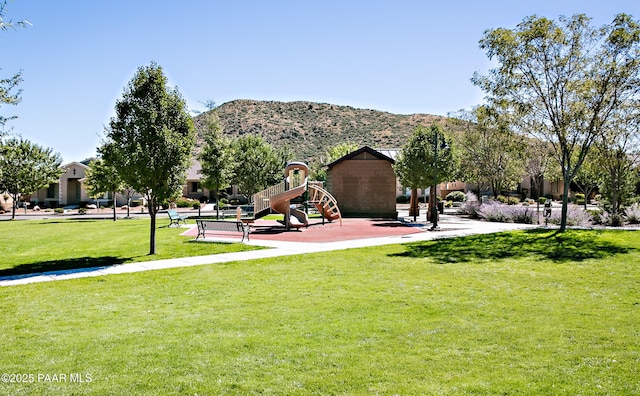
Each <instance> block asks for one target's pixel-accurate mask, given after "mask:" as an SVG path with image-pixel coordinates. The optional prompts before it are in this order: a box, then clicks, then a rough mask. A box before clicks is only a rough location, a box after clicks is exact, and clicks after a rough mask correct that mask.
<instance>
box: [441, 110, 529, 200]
mask: <svg viewBox="0 0 640 396" xmlns="http://www.w3.org/2000/svg"><path fill="white" fill-rule="evenodd" d="M453 117H454V118H455V119H456V120H458V124H459V125H460V126H462V127H463V130H464V132H463V133H459V134H458V138H457V139H456V147H457V149H458V156H459V158H460V169H459V175H460V176H461V177H462V179H463V180H465V181H470V182H472V183H473V184H476V186H477V187H478V189H479V191H478V195H479V193H480V189H481V188H483V187H488V188H490V189H491V191H493V196H494V198H497V197H498V195H499V194H501V193H502V192H503V191H506V190H510V189H512V188H513V187H514V186H515V185H516V184H518V183H519V182H520V181H521V180H522V176H523V175H524V173H525V164H526V161H525V158H524V157H525V155H524V153H525V141H524V139H523V138H522V136H521V135H517V134H516V133H514V132H513V131H512V130H511V129H510V128H509V126H508V123H507V122H506V120H505V119H503V118H502V117H501V116H500V113H499V112H498V111H496V110H495V109H494V108H491V107H489V106H478V107H476V108H474V109H473V110H472V111H471V112H464V111H462V112H459V113H457V114H454V115H453Z"/></svg>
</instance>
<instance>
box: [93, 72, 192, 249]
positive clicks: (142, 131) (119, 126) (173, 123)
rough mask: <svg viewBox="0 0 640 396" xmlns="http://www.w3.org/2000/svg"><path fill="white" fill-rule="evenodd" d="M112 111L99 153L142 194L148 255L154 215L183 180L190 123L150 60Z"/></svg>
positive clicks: (174, 91) (189, 148) (189, 150)
mask: <svg viewBox="0 0 640 396" xmlns="http://www.w3.org/2000/svg"><path fill="white" fill-rule="evenodd" d="M115 110H116V115H115V116H114V117H112V118H111V120H110V122H109V125H108V126H107V128H106V136H105V141H104V143H103V145H102V146H101V148H100V149H99V152H100V154H101V155H102V158H103V159H104V161H105V162H106V163H107V164H108V165H109V166H111V167H113V168H114V169H117V172H118V175H119V176H120V178H121V179H122V181H123V182H124V183H125V184H126V185H128V186H130V187H131V188H133V189H134V190H135V191H137V192H138V193H140V194H142V195H143V196H144V197H145V199H146V201H147V206H148V213H149V216H150V218H151V224H150V236H149V254H155V252H156V238H155V234H156V214H157V213H158V209H159V206H160V204H161V203H162V202H163V201H164V200H170V199H172V198H175V197H176V196H178V195H179V194H180V192H181V190H182V187H183V185H184V183H185V182H186V172H187V169H188V168H189V166H190V165H191V158H192V154H193V149H194V145H195V137H196V132H195V127H194V125H193V120H192V118H191V116H190V115H189V113H188V111H187V106H186V103H185V101H184V99H183V98H182V95H181V94H180V92H179V91H178V89H177V88H176V87H174V88H171V87H169V86H168V83H167V77H166V76H165V75H164V72H163V70H162V68H161V67H160V66H159V65H158V64H156V63H154V62H152V63H151V64H150V65H149V66H141V67H140V68H138V70H137V72H136V73H135V75H134V77H133V78H132V79H131V81H129V83H128V84H127V86H126V87H125V89H124V92H123V95H122V99H120V100H118V101H117V102H116V106H115Z"/></svg>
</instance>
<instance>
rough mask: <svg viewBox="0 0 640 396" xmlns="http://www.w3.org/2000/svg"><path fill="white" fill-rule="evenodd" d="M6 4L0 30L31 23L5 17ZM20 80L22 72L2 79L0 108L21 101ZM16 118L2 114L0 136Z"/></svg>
mask: <svg viewBox="0 0 640 396" xmlns="http://www.w3.org/2000/svg"><path fill="white" fill-rule="evenodd" d="M6 6H7V1H6V0H4V1H0V31H6V30H9V29H15V28H16V27H27V26H29V25H31V23H29V21H28V20H26V19H25V20H22V21H17V22H15V23H14V22H12V21H11V20H8V19H5V7H6ZM0 70H2V69H0ZM20 82H22V75H21V73H16V74H14V75H13V76H10V77H7V78H1V79H0V108H1V107H2V106H3V105H16V104H18V103H19V102H20V90H18V89H17V87H18V84H20ZM14 118H15V116H11V117H3V116H2V115H0V137H2V135H3V129H2V128H4V125H5V124H6V122H7V121H9V120H11V119H14Z"/></svg>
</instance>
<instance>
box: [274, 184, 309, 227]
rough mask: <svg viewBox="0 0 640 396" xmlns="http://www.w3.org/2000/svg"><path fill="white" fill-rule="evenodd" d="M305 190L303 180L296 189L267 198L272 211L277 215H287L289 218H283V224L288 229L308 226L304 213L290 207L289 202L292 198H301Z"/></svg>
mask: <svg viewBox="0 0 640 396" xmlns="http://www.w3.org/2000/svg"><path fill="white" fill-rule="evenodd" d="M306 190H307V183H306V179H305V182H304V183H303V184H301V185H299V186H298V187H295V188H292V189H290V190H286V191H284V192H281V193H280V194H276V195H274V196H273V197H271V198H269V206H270V207H271V209H272V210H274V211H275V212H278V213H282V214H284V215H285V216H287V213H289V218H288V219H286V218H285V223H288V225H289V227H302V226H305V227H306V226H308V225H309V220H308V218H307V214H306V213H304V212H303V211H301V210H298V209H294V208H291V207H290V206H291V200H292V199H293V198H296V197H299V196H301V195H302V194H304V193H305V192H306Z"/></svg>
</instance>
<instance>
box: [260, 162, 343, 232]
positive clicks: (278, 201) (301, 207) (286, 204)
mask: <svg viewBox="0 0 640 396" xmlns="http://www.w3.org/2000/svg"><path fill="white" fill-rule="evenodd" d="M308 179H309V168H308V167H307V164H305V163H303V162H290V163H288V164H287V166H286V167H285V169H284V180H283V181H282V182H281V183H279V184H276V185H275V186H271V187H269V188H267V189H266V190H263V191H260V192H258V193H256V194H255V195H254V196H253V205H254V216H255V218H256V219H258V218H260V217H264V216H266V215H268V214H270V213H274V212H275V213H282V214H283V215H284V220H283V223H284V225H285V227H286V228H287V229H290V228H299V227H306V226H308V225H309V217H308V215H307V212H308V209H309V208H310V207H314V208H316V209H317V210H318V212H319V213H320V214H321V215H322V216H323V221H324V219H326V220H328V221H330V222H331V221H334V220H339V221H340V225H342V216H341V214H340V209H339V208H338V203H337V201H336V199H335V198H334V197H333V196H332V195H331V194H330V193H329V192H328V191H327V190H325V189H323V188H322V182H315V181H309V180H308Z"/></svg>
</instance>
